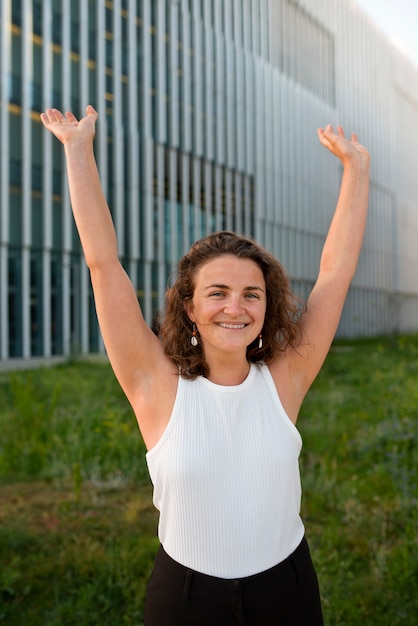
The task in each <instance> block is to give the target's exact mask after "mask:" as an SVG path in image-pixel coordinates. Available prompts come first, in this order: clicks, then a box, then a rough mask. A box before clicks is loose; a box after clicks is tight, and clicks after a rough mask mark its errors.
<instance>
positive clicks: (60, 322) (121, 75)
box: [0, 0, 418, 361]
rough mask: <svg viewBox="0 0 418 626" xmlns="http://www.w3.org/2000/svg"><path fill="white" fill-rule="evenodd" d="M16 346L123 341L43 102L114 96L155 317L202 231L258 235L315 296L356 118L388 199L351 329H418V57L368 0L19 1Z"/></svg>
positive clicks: (344, 329)
mask: <svg viewBox="0 0 418 626" xmlns="http://www.w3.org/2000/svg"><path fill="white" fill-rule="evenodd" d="M0 10H1V14H0V35H1V41H0V75H1V92H0V107H1V108H0V211H1V214H0V360H1V361H8V360H10V359H20V358H25V359H27V358H31V357H36V356H37V357H50V356H53V355H64V356H65V355H69V354H71V353H72V352H74V351H75V352H77V353H78V352H81V353H88V352H97V351H101V350H102V349H103V347H102V343H101V338H100V334H99V332H98V328H97V323H96V316H95V310H94V302H93V299H92V294H91V289H90V282H89V275H88V271H87V269H86V267H85V264H84V262H83V258H82V252H81V249H80V244H79V240H78V236H77V233H76V231H75V227H74V224H73V220H72V216H71V210H70V204H69V196H68V191H67V181H66V174H65V167H64V161H63V152H62V147H61V146H60V145H59V143H58V142H57V141H56V140H55V139H54V138H53V137H52V136H51V135H50V133H47V132H46V131H45V130H44V129H43V127H42V125H41V123H40V120H39V112H40V111H42V110H44V109H45V108H47V107H49V106H54V107H58V108H61V109H63V110H73V111H74V112H75V114H76V115H82V114H83V112H84V109H85V107H86V105H87V104H88V103H91V104H93V105H94V106H95V108H96V109H97V110H98V112H99V122H98V125H97V135H96V145H95V149H96V155H97V160H98V164H99V170H100V174H101V179H102V183H103V186H104V189H105V193H106V196H107V198H108V202H109V206H110V208H111V211H112V215H113V219H114V223H115V226H116V230H117V236H118V243H119V252H120V256H121V260H122V262H123V264H124V266H125V268H126V270H127V272H128V273H129V275H130V277H131V280H132V282H133V284H134V286H135V288H136V289H137V292H138V297H139V300H140V302H141V305H142V307H143V310H144V314H145V317H146V318H147V320H148V321H150V322H151V320H152V318H153V316H154V314H155V312H156V311H157V310H158V309H159V308H160V307H161V306H162V304H163V301H164V292H165V289H166V285H167V281H168V280H169V278H170V276H171V275H172V273H173V272H174V271H175V266H176V262H177V260H178V258H179V256H180V255H182V254H183V253H184V252H185V251H186V250H187V248H188V247H189V245H190V244H191V243H192V242H193V241H194V240H195V239H197V238H199V237H200V236H202V235H203V234H205V233H207V232H210V231H213V230H219V229H231V230H236V231H238V232H243V233H246V234H248V235H252V236H255V237H256V239H257V240H258V241H259V242H260V243H262V244H263V245H265V246H266V247H267V248H269V249H270V250H271V251H272V252H273V253H274V254H275V255H276V256H277V257H278V258H279V259H280V260H281V261H282V262H283V264H284V265H285V267H286V268H287V269H288V271H289V274H290V275H291V277H292V280H293V284H294V287H295V290H296V291H297V292H298V293H299V295H301V296H305V295H306V294H307V293H308V292H309V290H310V289H311V287H312V285H313V282H314V280H315V277H316V274H317V271H318V266H319V258H320V253H321V249H322V245H323V241H324V237H325V234H326V231H327V228H328V225H329V222H330V219H331V216H332V213H333V210H334V207H335V204H336V200H337V193H338V187H339V181H340V178H341V170H340V166H339V164H338V162H337V160H336V159H334V158H333V157H332V155H330V154H328V152H327V151H326V150H324V149H323V148H322V147H321V146H320V145H319V142H318V140H317V136H316V129H317V127H319V126H324V125H326V124H327V123H332V124H334V125H336V124H342V125H343V126H344V127H345V129H346V132H348V133H351V132H352V131H356V132H358V134H359V138H360V141H361V142H362V143H364V144H365V145H366V146H367V147H368V148H369V150H370V153H371V157H372V170H371V179H372V183H371V191H370V217H369V221H368V226H367V231H366V237H365V242H364V247H363V250H362V255H361V259H360V264H359V268H358V272H357V274H356V277H355V279H354V281H353V285H352V288H351V290H350V293H349V297H348V300H347V304H346V307H345V310H344V314H343V318H342V321H341V324H340V327H339V331H338V334H339V335H340V336H369V335H376V334H386V333H392V332H416V331H418V176H417V166H418V69H417V68H415V67H413V66H412V65H411V64H410V63H409V62H408V61H407V60H406V59H405V58H404V57H403V56H402V55H401V54H400V52H399V51H397V50H396V49H395V48H394V47H393V46H392V45H391V44H390V42H389V41H387V40H386V39H385V37H384V36H383V35H382V34H380V32H379V31H377V30H376V29H375V28H374V26H373V25H372V24H371V22H370V21H369V20H368V19H367V18H366V17H365V16H364V15H363V14H362V13H361V11H360V10H359V9H357V8H356V5H355V4H354V3H353V2H351V1H350V0H338V2H336V1H335V0H228V1H224V0H171V1H170V0H112V1H111V0H13V1H12V0H3V1H2V3H1V9H0Z"/></svg>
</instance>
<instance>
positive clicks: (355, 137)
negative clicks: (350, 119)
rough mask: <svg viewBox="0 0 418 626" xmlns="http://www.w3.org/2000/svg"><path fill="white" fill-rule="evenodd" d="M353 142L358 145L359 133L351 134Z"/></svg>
mask: <svg viewBox="0 0 418 626" xmlns="http://www.w3.org/2000/svg"><path fill="white" fill-rule="evenodd" d="M351 141H354V142H355V143H358V135H357V133H352V134H351Z"/></svg>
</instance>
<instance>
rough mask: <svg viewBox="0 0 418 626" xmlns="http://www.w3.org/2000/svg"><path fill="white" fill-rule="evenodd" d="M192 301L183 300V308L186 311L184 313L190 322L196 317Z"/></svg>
mask: <svg viewBox="0 0 418 626" xmlns="http://www.w3.org/2000/svg"><path fill="white" fill-rule="evenodd" d="M193 308H194V307H193V302H192V301H191V300H185V301H184V310H185V311H186V315H187V317H188V318H189V320H190V321H191V322H195V321H196V318H195V316H194V311H193Z"/></svg>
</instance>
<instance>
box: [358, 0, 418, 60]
mask: <svg viewBox="0 0 418 626" xmlns="http://www.w3.org/2000/svg"><path fill="white" fill-rule="evenodd" d="M354 3H355V4H357V5H358V6H359V7H360V8H361V9H362V10H363V11H364V12H365V13H367V14H368V15H369V16H370V17H371V19H372V20H373V21H374V22H375V24H376V25H377V26H378V28H379V29H380V30H381V31H383V32H384V33H385V34H386V35H387V36H388V37H389V39H390V40H391V41H392V43H393V44H394V45H395V46H396V47H397V48H398V50H400V51H401V52H402V54H404V55H405V56H407V57H408V58H409V59H410V60H411V61H412V62H413V63H414V64H415V65H416V66H417V67H418V34H417V29H418V0H354Z"/></svg>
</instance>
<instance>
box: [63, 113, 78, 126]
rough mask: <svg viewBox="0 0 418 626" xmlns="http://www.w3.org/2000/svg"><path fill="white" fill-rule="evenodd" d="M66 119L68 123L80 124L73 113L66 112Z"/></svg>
mask: <svg viewBox="0 0 418 626" xmlns="http://www.w3.org/2000/svg"><path fill="white" fill-rule="evenodd" d="M65 119H66V120H67V122H71V123H73V122H78V119H77V118H76V116H75V115H74V113H72V112H71V111H67V112H66V114H65Z"/></svg>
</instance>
